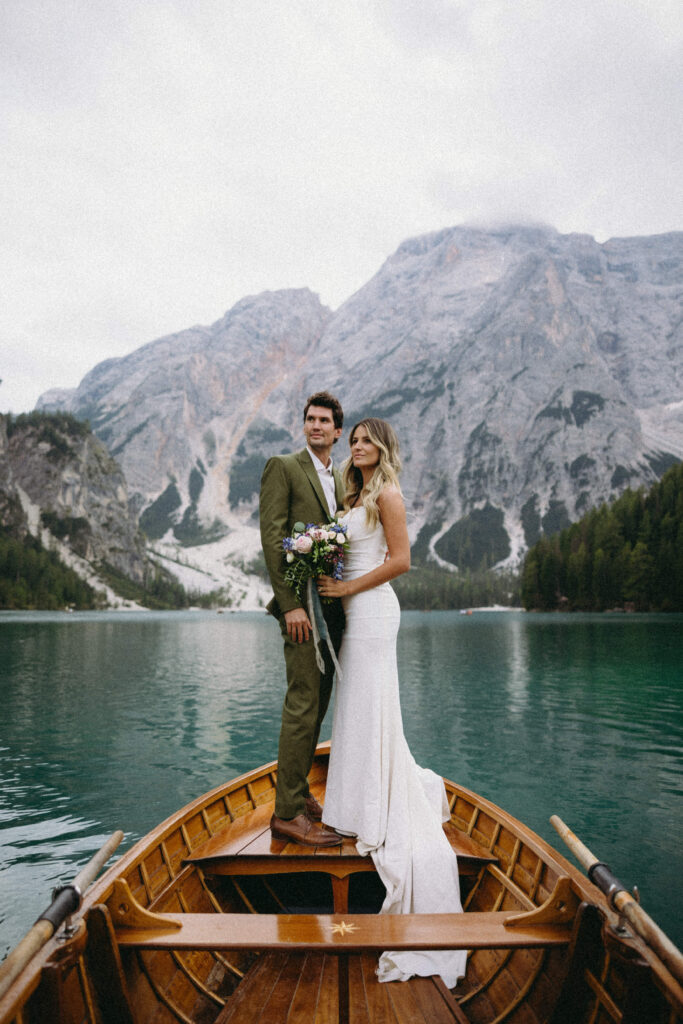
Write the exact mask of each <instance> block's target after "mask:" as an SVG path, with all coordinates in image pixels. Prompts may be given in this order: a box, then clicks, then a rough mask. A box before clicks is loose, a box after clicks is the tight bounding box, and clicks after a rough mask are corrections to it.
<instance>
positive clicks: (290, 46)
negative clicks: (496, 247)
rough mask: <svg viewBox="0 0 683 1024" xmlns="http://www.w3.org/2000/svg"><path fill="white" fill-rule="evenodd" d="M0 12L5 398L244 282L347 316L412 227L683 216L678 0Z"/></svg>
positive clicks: (218, 303) (202, 317)
mask: <svg viewBox="0 0 683 1024" xmlns="http://www.w3.org/2000/svg"><path fill="white" fill-rule="evenodd" d="M0 18H1V24H0V32H1V33H2V38H3V52H4V54H5V55H6V59H5V61H4V63H3V67H2V71H0V74H1V75H2V81H1V83H0V84H1V85H2V97H3V98H2V100H1V101H0V103H1V107H0V115H1V117H2V123H3V124H4V130H3V135H4V139H3V141H4V146H3V150H4V153H5V154H6V157H5V161H4V163H3V165H2V166H1V167H0V186H1V187H2V193H3V196H4V197H5V199H4V202H5V209H4V210H3V227H4V231H3V237H2V239H1V240H0V272H1V274H2V282H3V284H2V287H3V293H4V295H3V303H2V311H1V312H0V332H1V336H2V337H3V347H2V357H1V359H0V377H4V380H5V382H4V384H3V385H2V387H1V388H0V408H14V409H15V410H18V409H21V408H28V407H30V406H31V405H32V404H33V403H34V402H35V400H36V398H37V397H38V395H39V394H40V392H41V391H43V390H45V389H46V388H47V387H50V386H67V385H70V386H72V385H75V384H76V383H77V382H78V379H79V378H80V376H82V375H83V374H84V373H85V372H86V371H87V370H89V369H90V368H91V367H92V366H93V365H94V364H95V363H96V362H97V361H98V360H100V359H104V358H107V357H109V356H113V355H119V354H123V353H124V352H126V351H130V350H132V349H133V348H135V347H137V346H138V345H140V344H142V343H144V342H145V341H148V340H151V339H152V338H154V337H158V336H160V335H162V334H164V333H170V332H172V331H176V330H180V329H182V328H184V327H186V326H189V325H190V324H193V323H197V322H204V323H206V322H211V321H212V320H214V319H217V318H218V317H219V316H221V315H222V313H223V312H224V311H225V309H227V308H228V307H229V306H231V305H232V304H233V303H234V302H235V301H237V300H238V299H239V298H241V297H243V296H244V295H246V294H252V293H255V292H258V291H261V290H264V289H266V288H271V289H272V288H282V287H302V286H308V287H311V288H312V289H313V290H314V291H317V292H319V294H320V295H321V298H322V300H323V301H324V302H326V303H327V304H329V305H331V306H333V307H335V306H338V305H339V304H340V303H341V302H342V301H343V300H344V299H345V298H347V297H348V296H349V295H350V294H351V293H352V292H353V291H354V290H356V289H357V288H358V287H360V286H361V285H362V284H363V283H364V282H365V281H366V280H367V279H368V278H369V277H370V276H371V275H372V274H373V273H374V272H375V271H376V270H377V269H378V267H379V265H380V264H381V263H382V262H383V261H384V259H385V258H386V257H387V256H389V255H390V254H391V252H392V251H393V250H394V249H395V248H396V246H397V245H398V244H399V243H400V242H401V241H402V240H403V239H405V238H406V237H409V236H411V235H415V234H419V233H421V232H425V231H430V230H434V229H438V228H441V227H444V226H447V225H450V224H453V223H457V222H461V221H463V220H471V219H474V218H477V219H485V218H491V219H506V220H511V219H530V220H543V221H546V222H548V223H552V224H554V225H555V226H556V227H558V228H559V229H560V230H563V231H584V232H590V233H594V234H596V235H598V236H599V237H607V236H608V235H623V234H647V233H654V232H659V231H665V230H671V229H675V228H678V227H680V226H681V223H680V213H681V211H680V206H676V199H677V196H678V180H679V178H680V164H681V152H680V145H681V143H680V131H679V128H678V117H679V115H678V111H677V101H678V99H679V97H680V85H679V81H678V78H679V76H678V68H679V67H680V57H681V29H680V16H679V12H678V7H677V5H676V6H674V4H673V3H670V2H668V0H661V2H659V3H658V4H657V5H654V6H651V5H649V4H646V3H644V2H641V0H629V2H623V0H620V2H617V0H606V2H605V3H601V4H599V5H594V4H591V3H589V2H588V0H573V2H572V4H570V5H567V4H566V3H558V2H555V0H533V2H532V0H518V2H516V3H514V4H510V3H509V2H508V0H488V2H487V3H475V2H474V0H461V2H448V0H422V2H420V3H419V4H418V3H417V2H412V0H393V2H389V0H387V2H386V3H382V4H374V3H368V2H363V0H348V2H347V3H345V4H338V5H332V4H328V3H319V2H314V0H294V2H293V3H291V4H288V5H279V4H273V3H271V2H269V0H250V3H249V4H225V3H224V2H223V0H194V2H190V0H176V2H168V3H165V4H163V5H152V4H145V3H142V2H141V0H113V2H112V3H111V4H107V5H106V6H105V7H102V6H101V5H94V6H93V5H91V4H89V3H86V2H79V0H71V2H70V3H69V4H68V5H65V4H63V3H62V2H61V0H55V2H50V0H40V2H38V0H24V2H22V4H21V5H18V4H17V5H5V6H4V8H3V9H2V13H1V14H0ZM678 201H679V202H680V200H678ZM12 353H14V356H13V357H12V359H10V357H11V354H12ZM47 353H49V355H48V354H47ZM20 378H22V379H21V380H20ZM22 381H23V382H22Z"/></svg>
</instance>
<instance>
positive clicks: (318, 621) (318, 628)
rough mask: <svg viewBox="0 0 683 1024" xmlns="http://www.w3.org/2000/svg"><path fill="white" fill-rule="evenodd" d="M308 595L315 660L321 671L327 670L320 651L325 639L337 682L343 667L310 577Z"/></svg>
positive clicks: (316, 590) (316, 589) (307, 588)
mask: <svg viewBox="0 0 683 1024" xmlns="http://www.w3.org/2000/svg"><path fill="white" fill-rule="evenodd" d="M306 596H307V598H308V607H309V608H310V610H311V625H312V626H313V643H314V645H315V660H316V663H317V665H318V668H319V669H320V671H321V672H324V671H325V661H324V658H323V656H322V654H321V652H320V648H319V646H318V645H319V644H320V641H321V640H324V641H325V643H326V644H327V649H328V651H329V652H330V657H331V658H332V664H333V665H334V669H335V672H336V673H337V682H339V680H340V679H341V677H342V675H341V669H340V668H339V662H338V661H337V655H336V654H335V652H334V647H333V645H332V640H331V639H330V633H329V630H328V628H327V623H326V622H325V616H324V614H323V606H322V602H321V600H320V594H319V593H318V588H317V587H314V586H313V580H312V579H311V578H310V577H309V579H308V583H307V584H306Z"/></svg>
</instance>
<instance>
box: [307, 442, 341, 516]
mask: <svg viewBox="0 0 683 1024" xmlns="http://www.w3.org/2000/svg"><path fill="white" fill-rule="evenodd" d="M306 450H307V452H308V454H309V455H310V456H311V458H312V459H313V465H314V466H315V468H316V470H317V473H318V476H319V477H320V483H321V484H322V488H323V494H324V495H325V498H326V500H327V507H328V509H329V510H330V515H331V516H333V515H336V512H337V494H336V491H335V486H334V472H333V469H334V463H333V462H332V459H330V461H329V462H328V464H327V465H326V466H323V464H322V462H321V461H320V459H319V458H318V456H317V455H316V454H315V452H312V451H311V449H310V448H309V447H308V445H306Z"/></svg>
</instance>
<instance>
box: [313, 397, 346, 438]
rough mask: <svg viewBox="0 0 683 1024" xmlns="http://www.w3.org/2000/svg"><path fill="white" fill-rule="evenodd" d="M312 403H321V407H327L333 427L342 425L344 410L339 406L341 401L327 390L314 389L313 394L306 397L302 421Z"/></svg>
mask: <svg viewBox="0 0 683 1024" xmlns="http://www.w3.org/2000/svg"><path fill="white" fill-rule="evenodd" d="M312 405H321V406H322V407H323V409H329V410H330V412H331V413H332V419H333V420H334V425H335V427H339V429H340V430H341V428H342V427H343V426H344V411H343V409H342V407H341V403H340V401H339V399H338V398H335V397H334V395H331V394H330V393H329V391H316V393H315V394H314V395H311V396H310V398H307V399H306V406H305V408H304V423H305V422H306V417H307V416H308V410H309V409H310V407H311V406H312Z"/></svg>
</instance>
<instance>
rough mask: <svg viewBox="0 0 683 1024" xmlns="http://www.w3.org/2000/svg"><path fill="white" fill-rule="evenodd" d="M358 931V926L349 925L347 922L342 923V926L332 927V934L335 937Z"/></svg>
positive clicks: (335, 925) (334, 925)
mask: <svg viewBox="0 0 683 1024" xmlns="http://www.w3.org/2000/svg"><path fill="white" fill-rule="evenodd" d="M356 931H358V925H357V924H347V923H346V921H342V922H341V924H333V925H332V933H333V934H334V935H346V933H347V932H356Z"/></svg>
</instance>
